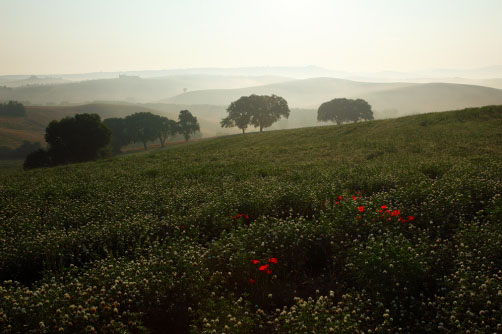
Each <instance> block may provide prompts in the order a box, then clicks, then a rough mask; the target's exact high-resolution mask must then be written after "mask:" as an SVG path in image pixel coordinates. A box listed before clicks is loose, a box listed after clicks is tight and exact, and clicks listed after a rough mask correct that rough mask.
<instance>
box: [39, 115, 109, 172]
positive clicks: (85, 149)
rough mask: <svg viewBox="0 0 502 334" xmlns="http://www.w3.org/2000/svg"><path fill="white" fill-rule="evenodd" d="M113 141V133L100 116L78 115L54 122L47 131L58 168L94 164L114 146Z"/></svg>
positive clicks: (50, 148) (51, 151)
mask: <svg viewBox="0 0 502 334" xmlns="http://www.w3.org/2000/svg"><path fill="white" fill-rule="evenodd" d="M110 138H111V130H110V129H109V128H108V127H107V126H105V125H104V124H103V123H102V122H101V119H100V117H99V115H97V114H77V115H75V117H65V118H63V119H62V120H60V121H52V122H50V123H49V126H47V129H46V130H45V141H46V142H47V143H48V144H49V155H50V157H51V160H52V162H53V163H54V164H62V163H67V162H81V161H88V160H93V159H95V158H97V157H98V153H99V151H100V149H102V148H104V147H105V146H106V145H108V144H109V143H110Z"/></svg>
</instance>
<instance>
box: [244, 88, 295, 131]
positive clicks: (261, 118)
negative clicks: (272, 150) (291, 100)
mask: <svg viewBox="0 0 502 334" xmlns="http://www.w3.org/2000/svg"><path fill="white" fill-rule="evenodd" d="M249 99H250V106H251V108H252V109H251V119H250V123H251V124H252V125H254V127H255V128H256V127H259V128H260V132H262V131H263V129H264V128H268V127H269V126H271V125H272V124H274V123H275V122H276V121H278V120H279V119H280V118H281V117H285V118H288V117H289V113H290V111H289V107H288V102H286V100H285V99H283V98H282V97H280V96H277V95H271V96H268V95H251V96H249Z"/></svg>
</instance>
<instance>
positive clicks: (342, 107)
mask: <svg viewBox="0 0 502 334" xmlns="http://www.w3.org/2000/svg"><path fill="white" fill-rule="evenodd" d="M227 112H228V116H227V117H225V118H224V119H222V120H221V122H220V124H221V126H222V127H225V128H230V127H235V126H236V127H238V128H239V129H241V130H242V133H245V131H246V129H247V128H248V126H249V125H253V126H254V127H259V128H260V132H262V131H263V128H267V127H269V126H271V125H272V124H274V123H275V122H276V121H278V120H279V119H280V118H281V117H285V118H288V117H289V113H290V110H289V108H288V103H287V102H286V100H285V99H284V98H282V97H280V96H276V95H271V96H268V95H250V96H242V97H241V98H239V99H238V100H237V101H234V102H232V103H231V104H230V106H229V107H228V108H227ZM372 119H373V111H372V110H371V106H370V105H369V104H368V102H366V101H364V100H362V99H357V100H350V99H345V98H341V99H333V100H331V101H329V102H325V103H323V104H321V106H320V107H319V109H318V110H317V120H318V121H320V122H327V121H332V122H336V124H342V123H347V122H358V121H362V120H372Z"/></svg>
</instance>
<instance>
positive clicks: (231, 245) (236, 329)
mask: <svg viewBox="0 0 502 334" xmlns="http://www.w3.org/2000/svg"><path fill="white" fill-rule="evenodd" d="M501 131H502V106H489V107H484V108H475V109H467V110H457V111H450V112H440V113H429V114H423V115H415V116H408V117H403V118H397V119H388V120H377V121H370V122H361V123H356V124H346V125H341V126H326V127H315V128H304V129H295V130H284V131H269V132H265V133H253V134H246V135H235V136H226V137H219V138H214V139H207V140H200V141H197V142H191V143H188V144H181V145H172V146H170V147H167V148H165V149H160V150H155V151H150V152H142V153H138V154H130V155H123V156H119V157H113V158H108V159H101V160H97V161H92V162H87V163H79V164H70V165H65V166H58V167H54V168H41V169H38V170H30V171H23V170H21V168H20V167H17V169H16V167H15V166H13V165H12V166H10V167H7V166H6V168H5V169H0V222H1V224H0V241H1V242H0V281H1V282H2V283H1V285H0V310H1V312H2V313H1V321H0V332H2V333H29V332H33V333H38V332H49V333H52V332H55V333H56V332H64V333H89V332H91V333H93V332H97V333H103V332H104V333H116V332H120V333H165V332H166V328H168V329H169V330H170V332H172V333H183V334H186V333H241V334H250V333H270V334H284V333H304V332H308V333H313V332H317V333H344V334H348V333H425V332H427V333H437V332H438V329H439V332H444V333H467V332H468V331H471V332H476V331H477V332H479V333H496V332H499V331H498V330H497V329H498V328H500V319H502V308H501V307H500V305H502V294H501V293H500V291H502V277H501V275H500V272H501V270H502V261H501V259H502V224H501V222H502V198H501V196H500V194H501V193H502V173H501V171H502V136H501ZM316 312H317V313H316ZM222 315H223V316H222ZM452 319H453V321H452Z"/></svg>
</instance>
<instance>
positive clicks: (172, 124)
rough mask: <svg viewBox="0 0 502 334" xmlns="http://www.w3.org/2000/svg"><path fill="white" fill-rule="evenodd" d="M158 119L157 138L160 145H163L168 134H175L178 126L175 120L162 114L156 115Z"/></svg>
mask: <svg viewBox="0 0 502 334" xmlns="http://www.w3.org/2000/svg"><path fill="white" fill-rule="evenodd" d="M157 121H158V138H159V141H160V146H161V147H164V143H165V142H166V140H167V138H168V137H169V136H175V135H176V134H177V133H178V132H179V131H180V129H179V126H178V123H176V121H174V120H172V119H169V118H167V117H163V116H157Z"/></svg>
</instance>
